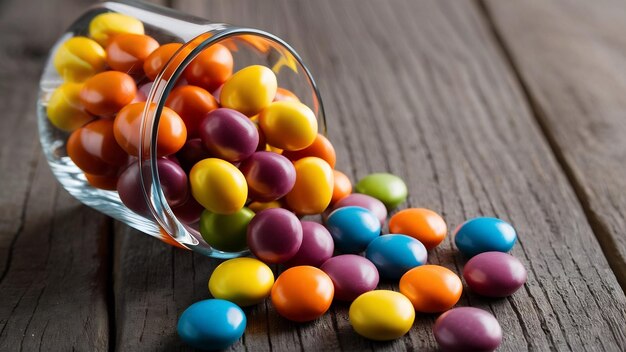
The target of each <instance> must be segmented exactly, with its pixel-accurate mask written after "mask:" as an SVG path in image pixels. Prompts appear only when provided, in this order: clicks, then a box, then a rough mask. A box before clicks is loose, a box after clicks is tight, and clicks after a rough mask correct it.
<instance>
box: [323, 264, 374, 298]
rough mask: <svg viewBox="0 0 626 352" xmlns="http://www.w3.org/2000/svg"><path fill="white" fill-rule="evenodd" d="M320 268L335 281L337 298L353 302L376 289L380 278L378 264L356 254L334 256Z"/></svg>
mask: <svg viewBox="0 0 626 352" xmlns="http://www.w3.org/2000/svg"><path fill="white" fill-rule="evenodd" d="M320 269H322V270H323V271H324V272H325V273H326V274H328V276H329V277H330V278H331V280H332V281H333V285H334V286H335V299H336V300H339V301H346V302H352V301H353V300H354V299H356V298H357V297H358V296H360V295H362V294H363V293H365V292H368V291H372V290H374V289H376V286H377V285H378V281H379V279H380V278H379V275H378V270H377V269H376V266H375V265H374V264H373V263H372V262H370V261H369V260H368V259H367V258H364V257H361V256H360V255H355V254H342V255H338V256H336V257H332V258H330V259H328V260H327V261H326V262H324V264H322V266H321V267H320Z"/></svg>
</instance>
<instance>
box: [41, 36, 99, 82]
mask: <svg viewBox="0 0 626 352" xmlns="http://www.w3.org/2000/svg"><path fill="white" fill-rule="evenodd" d="M105 57H106V52H105V51H104V49H103V48H102V47H101V46H100V44H98V43H96V42H95V41H93V40H91V39H89V38H85V37H73V38H70V39H68V40H66V41H65V42H63V44H61V45H60V46H59V48H58V49H57V51H56V53H55V54H54V58H53V59H52V62H53V64H54V68H56V70H57V72H58V73H59V75H60V76H61V77H62V78H63V79H64V80H66V81H69V82H82V81H84V80H86V79H87V78H89V77H91V76H93V75H95V74H96V73H98V72H102V71H104V69H105V67H106V61H105Z"/></svg>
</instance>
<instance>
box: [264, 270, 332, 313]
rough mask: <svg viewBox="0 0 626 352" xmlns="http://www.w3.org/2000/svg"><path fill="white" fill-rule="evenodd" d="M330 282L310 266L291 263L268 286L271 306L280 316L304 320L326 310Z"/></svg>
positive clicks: (329, 296)
mask: <svg viewBox="0 0 626 352" xmlns="http://www.w3.org/2000/svg"><path fill="white" fill-rule="evenodd" d="M333 294H334V288H333V282H332V281H331V280H330V278H329V277H328V275H326V274H325V273H324V272H323V271H321V270H320V269H318V268H315V267H312V266H306V265H305V266H294V267H293V268H290V269H287V270H286V271H285V272H283V273H282V274H280V276H278V279H276V282H275V283H274V287H272V293H271V298H272V305H273V306H274V308H275V309H276V311H277V312H278V314H280V315H282V316H283V317H285V318H287V319H289V320H293V321H297V322H306V321H311V320H314V319H317V318H319V317H320V316H322V314H324V313H326V311H327V310H328V308H330V305H331V303H332V301H333Z"/></svg>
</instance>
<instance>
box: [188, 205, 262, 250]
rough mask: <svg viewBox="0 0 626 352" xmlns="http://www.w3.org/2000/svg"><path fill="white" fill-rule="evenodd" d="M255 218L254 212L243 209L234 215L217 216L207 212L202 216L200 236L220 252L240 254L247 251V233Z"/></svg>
mask: <svg viewBox="0 0 626 352" xmlns="http://www.w3.org/2000/svg"><path fill="white" fill-rule="evenodd" d="M253 217H254V213H253V212H252V210H250V209H248V208H241V209H239V210H238V211H237V212H235V213H233V214H228V215H224V214H216V213H211V212H209V211H207V210H205V211H204V212H202V215H201V216H200V234H202V238H203V239H204V241H205V242H206V243H207V244H208V245H209V246H211V247H213V248H215V249H218V250H220V251H226V252H239V251H242V250H244V249H246V247H247V246H248V245H247V239H246V238H247V231H248V225H249V224H250V221H251V220H252V218H253Z"/></svg>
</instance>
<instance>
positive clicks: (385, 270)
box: [365, 234, 427, 280]
mask: <svg viewBox="0 0 626 352" xmlns="http://www.w3.org/2000/svg"><path fill="white" fill-rule="evenodd" d="M365 257H366V258H367V259H369V260H370V261H371V262H372V263H374V265H376V268H377V269H378V272H379V273H380V275H381V276H382V277H384V278H387V279H394V280H397V279H399V278H400V277H402V275H404V274H405V273H406V272H407V271H409V270H410V269H413V268H414V267H416V266H420V265H424V264H426V258H427V253H426V248H425V247H424V245H423V244H422V243H421V242H420V241H418V240H416V239H415V238H413V237H409V236H406V235H397V234H390V235H383V236H378V237H376V238H375V239H374V240H373V241H372V242H370V244H369V245H368V246H367V250H366V251H365Z"/></svg>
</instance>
